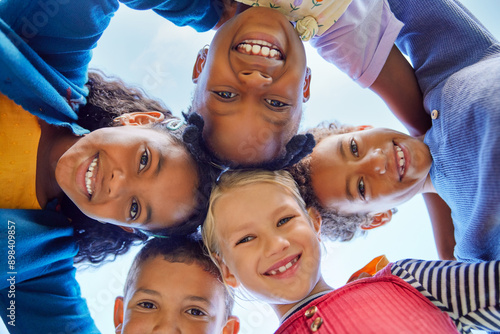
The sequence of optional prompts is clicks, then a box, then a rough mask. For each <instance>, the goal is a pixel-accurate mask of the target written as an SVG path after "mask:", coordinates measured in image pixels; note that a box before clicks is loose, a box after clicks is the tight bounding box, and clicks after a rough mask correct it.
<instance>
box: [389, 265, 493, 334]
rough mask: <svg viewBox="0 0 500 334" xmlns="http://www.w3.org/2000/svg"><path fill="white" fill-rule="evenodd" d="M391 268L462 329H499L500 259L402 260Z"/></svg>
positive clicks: (466, 330)
mask: <svg viewBox="0 0 500 334" xmlns="http://www.w3.org/2000/svg"><path fill="white" fill-rule="evenodd" d="M391 272H392V274H393V275H396V276H399V277H400V278H402V279H403V280H404V281H406V282H407V283H409V284H411V285H412V286H413V287H414V288H415V289H417V290H418V291H420V292H421V293H422V294H423V295H424V296H425V297H427V298H428V299H429V300H430V301H431V302H432V303H433V304H434V305H436V306H437V307H438V308H439V309H441V310H442V311H443V312H446V313H448V315H449V316H450V317H451V318H452V319H453V321H454V322H455V323H456V325H457V328H458V330H459V331H462V332H468V331H469V330H470V329H479V330H486V331H500V262H499V261H493V262H479V263H463V262H455V261H423V260H401V261H397V262H395V263H393V265H392V268H391Z"/></svg>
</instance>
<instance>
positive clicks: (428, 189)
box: [421, 174, 437, 194]
mask: <svg viewBox="0 0 500 334" xmlns="http://www.w3.org/2000/svg"><path fill="white" fill-rule="evenodd" d="M421 193H435V194H436V193H437V191H436V188H434V185H433V184H432V181H431V175H430V174H427V177H426V178H425V182H424V185H423V186H422V191H421Z"/></svg>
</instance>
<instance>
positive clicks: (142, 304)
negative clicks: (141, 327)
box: [137, 302, 157, 309]
mask: <svg viewBox="0 0 500 334" xmlns="http://www.w3.org/2000/svg"><path fill="white" fill-rule="evenodd" d="M137 305H139V306H140V307H142V308H147V309H156V308H157V307H156V305H155V304H153V303H151V302H140V303H139V304H137Z"/></svg>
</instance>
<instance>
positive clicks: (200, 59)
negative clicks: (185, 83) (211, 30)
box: [192, 46, 208, 83]
mask: <svg viewBox="0 0 500 334" xmlns="http://www.w3.org/2000/svg"><path fill="white" fill-rule="evenodd" d="M207 54H208V47H207V46H205V47H203V49H201V50H200V51H198V55H197V56H196V62H195V63H194V67H193V77H192V80H193V83H198V77H199V76H200V74H201V72H202V71H203V67H205V62H206V61H207Z"/></svg>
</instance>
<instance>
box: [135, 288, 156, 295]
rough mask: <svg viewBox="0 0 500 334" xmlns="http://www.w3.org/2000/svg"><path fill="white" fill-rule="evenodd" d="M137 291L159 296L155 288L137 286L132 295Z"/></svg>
mask: <svg viewBox="0 0 500 334" xmlns="http://www.w3.org/2000/svg"><path fill="white" fill-rule="evenodd" d="M138 292H142V293H145V294H148V295H153V296H160V293H159V292H158V291H156V290H151V289H145V288H139V289H137V290H135V292H134V295H135V294H136V293H138Z"/></svg>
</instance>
